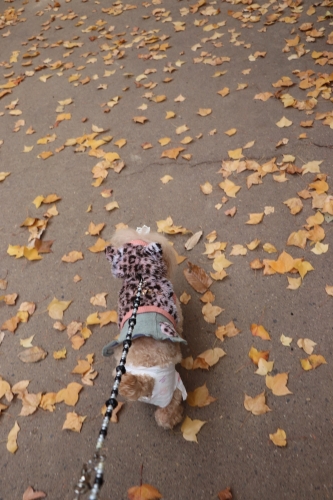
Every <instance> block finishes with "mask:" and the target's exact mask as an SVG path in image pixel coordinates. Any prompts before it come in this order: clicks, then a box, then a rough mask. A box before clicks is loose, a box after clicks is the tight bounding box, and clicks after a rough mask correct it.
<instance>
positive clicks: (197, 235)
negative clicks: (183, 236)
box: [184, 231, 202, 250]
mask: <svg viewBox="0 0 333 500" xmlns="http://www.w3.org/2000/svg"><path fill="white" fill-rule="evenodd" d="M201 236H202V231H198V232H197V233H194V234H193V236H191V238H189V239H188V240H187V242H186V243H185V245H184V246H185V248H186V250H192V249H193V248H194V247H195V245H196V244H197V243H198V241H199V240H200V238H201Z"/></svg>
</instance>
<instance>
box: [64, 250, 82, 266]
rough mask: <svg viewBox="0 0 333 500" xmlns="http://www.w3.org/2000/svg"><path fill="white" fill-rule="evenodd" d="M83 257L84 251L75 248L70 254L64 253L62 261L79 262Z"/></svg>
mask: <svg viewBox="0 0 333 500" xmlns="http://www.w3.org/2000/svg"><path fill="white" fill-rule="evenodd" d="M82 259H83V254H82V252H77V251H76V250H73V251H72V252H69V254H67V255H64V256H63V257H62V258H61V260H62V262H71V263H74V262H77V261H78V260H82Z"/></svg>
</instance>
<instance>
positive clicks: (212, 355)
mask: <svg viewBox="0 0 333 500" xmlns="http://www.w3.org/2000/svg"><path fill="white" fill-rule="evenodd" d="M225 355H226V353H225V352H224V350H223V349H221V348H220V347H215V348H214V349H208V350H207V351H204V352H202V353H201V354H199V356H198V357H197V359H196V360H194V364H193V370H194V369H195V368H196V361H197V360H199V361H200V360H202V361H204V362H205V363H206V364H207V366H208V367H209V366H214V365H215V364H216V363H217V362H218V361H219V359H220V358H223V356H225Z"/></svg>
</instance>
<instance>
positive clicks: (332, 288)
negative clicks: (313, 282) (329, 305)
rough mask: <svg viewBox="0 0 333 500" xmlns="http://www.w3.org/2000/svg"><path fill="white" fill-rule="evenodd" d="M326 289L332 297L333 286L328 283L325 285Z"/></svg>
mask: <svg viewBox="0 0 333 500" xmlns="http://www.w3.org/2000/svg"><path fill="white" fill-rule="evenodd" d="M325 291H326V293H327V295H330V296H331V297H333V286H331V285H326V286H325Z"/></svg>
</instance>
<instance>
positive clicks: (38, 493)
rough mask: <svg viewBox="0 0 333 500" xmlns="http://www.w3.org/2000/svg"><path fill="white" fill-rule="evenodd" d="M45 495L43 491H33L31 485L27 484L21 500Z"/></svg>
mask: <svg viewBox="0 0 333 500" xmlns="http://www.w3.org/2000/svg"><path fill="white" fill-rule="evenodd" d="M45 497H46V493H44V492H43V491H34V489H33V488H32V487H31V486H28V488H27V489H26V490H25V492H24V493H23V498H22V500H38V499H39V498H45Z"/></svg>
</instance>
